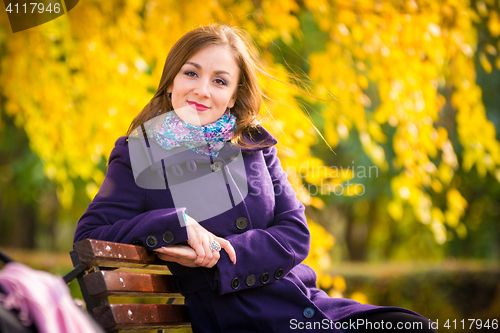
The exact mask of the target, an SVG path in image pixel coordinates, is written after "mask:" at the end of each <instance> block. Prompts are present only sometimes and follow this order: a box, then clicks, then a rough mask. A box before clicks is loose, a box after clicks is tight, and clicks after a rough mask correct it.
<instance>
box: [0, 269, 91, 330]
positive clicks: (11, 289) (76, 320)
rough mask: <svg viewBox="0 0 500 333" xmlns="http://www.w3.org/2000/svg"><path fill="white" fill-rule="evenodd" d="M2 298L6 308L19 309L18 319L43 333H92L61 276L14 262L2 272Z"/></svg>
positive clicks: (0, 275) (0, 277) (0, 298)
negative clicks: (32, 325) (33, 324)
mask: <svg viewBox="0 0 500 333" xmlns="http://www.w3.org/2000/svg"><path fill="white" fill-rule="evenodd" d="M0 286H1V287H2V289H3V291H4V292H5V294H2V293H0V301H1V302H2V303H3V306H4V307H5V308H6V309H17V310H19V319H20V320H21V322H22V323H23V324H24V325H26V326H29V325H31V324H32V323H35V326H36V327H37V329H38V331H39V332H40V333H80V332H81V333H93V332H96V330H95V328H94V327H93V325H92V324H91V323H90V321H89V319H88V318H87V317H86V316H85V314H84V313H83V311H82V310H80V309H79V308H78V307H77V306H76V304H75V302H74V301H73V299H72V298H71V295H70V293H69V290H68V287H67V286H66V284H65V283H64V281H63V279H62V278H61V277H58V276H55V275H52V274H50V273H47V272H43V271H37V270H34V269H32V268H30V267H28V266H26V265H23V264H20V263H16V262H11V263H8V264H6V265H5V266H4V268H3V269H2V270H1V271H0Z"/></svg>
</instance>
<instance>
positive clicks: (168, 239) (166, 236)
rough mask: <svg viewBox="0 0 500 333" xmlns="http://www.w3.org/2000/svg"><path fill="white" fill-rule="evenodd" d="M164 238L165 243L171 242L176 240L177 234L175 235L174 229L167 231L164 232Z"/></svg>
mask: <svg viewBox="0 0 500 333" xmlns="http://www.w3.org/2000/svg"><path fill="white" fill-rule="evenodd" d="M162 238H163V241H164V242H165V243H167V244H170V243H172V242H173V241H174V238H175V236H174V233H173V232H172V231H165V232H164V233H163V236H162Z"/></svg>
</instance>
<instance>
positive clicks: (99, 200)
mask: <svg viewBox="0 0 500 333" xmlns="http://www.w3.org/2000/svg"><path fill="white" fill-rule="evenodd" d="M147 196H148V191H147V190H146V189H143V188H140V187H139V186H137V185H136V183H135V180H134V175H133V172H132V168H131V166H130V157H129V151H128V146H127V144H126V138H124V137H123V138H120V139H118V141H117V142H116V145H115V148H114V149H113V151H112V152H111V155H110V158H109V163H108V170H107V172H106V177H105V179H104V182H103V184H102V186H101V188H100V189H99V192H98V193H97V195H96V196H95V198H94V200H93V201H92V202H91V203H90V205H89V206H88V208H87V210H86V212H85V213H84V214H83V216H82V217H81V218H80V220H79V221H78V225H77V227H76V231H75V237H74V242H75V243H76V242H77V241H80V240H82V239H85V238H92V239H99V240H105V241H112V242H118V243H129V244H132V243H134V244H137V243H141V244H143V245H144V246H146V247H147V248H149V249H155V248H159V247H162V246H166V245H173V244H176V243H180V242H185V241H186V240H187V231H186V228H185V226H184V225H185V224H184V223H182V224H181V220H182V219H183V214H184V212H185V209H184V208H164V209H152V210H151V208H148V207H147Z"/></svg>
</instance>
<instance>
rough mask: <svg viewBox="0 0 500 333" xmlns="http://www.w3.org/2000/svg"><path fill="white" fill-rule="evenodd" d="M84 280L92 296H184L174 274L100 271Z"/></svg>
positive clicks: (88, 275) (90, 274)
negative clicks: (179, 289) (178, 288)
mask: <svg viewBox="0 0 500 333" xmlns="http://www.w3.org/2000/svg"><path fill="white" fill-rule="evenodd" d="M84 280H85V284H86V286H87V290H88V293H89V295H90V296H92V297H109V296H116V297H182V295H181V294H179V292H178V291H177V285H176V284H175V278H174V277H173V276H172V275H159V274H140V273H129V272H119V271H99V272H92V273H89V274H87V275H85V277H84Z"/></svg>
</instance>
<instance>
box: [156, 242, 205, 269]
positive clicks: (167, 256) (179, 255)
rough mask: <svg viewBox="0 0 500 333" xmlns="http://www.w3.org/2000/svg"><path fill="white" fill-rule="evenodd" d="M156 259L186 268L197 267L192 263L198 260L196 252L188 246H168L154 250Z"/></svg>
mask: <svg viewBox="0 0 500 333" xmlns="http://www.w3.org/2000/svg"><path fill="white" fill-rule="evenodd" d="M154 251H155V252H157V255H158V258H160V259H161V260H165V261H171V262H176V263H178V264H180V265H182V266H186V267H198V265H196V264H195V263H194V261H195V260H196V259H197V258H198V256H197V255H196V252H195V251H194V250H193V248H192V247H190V246H188V245H170V246H165V247H161V248H159V249H156V250H154Z"/></svg>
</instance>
